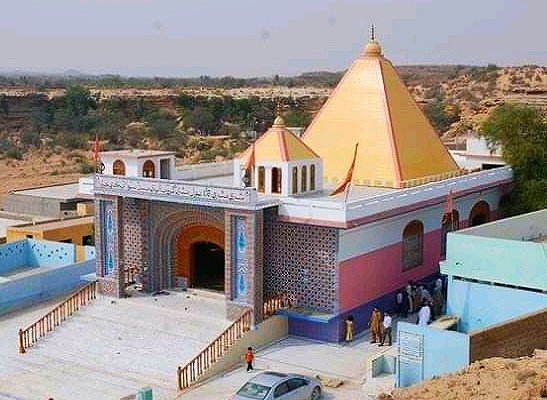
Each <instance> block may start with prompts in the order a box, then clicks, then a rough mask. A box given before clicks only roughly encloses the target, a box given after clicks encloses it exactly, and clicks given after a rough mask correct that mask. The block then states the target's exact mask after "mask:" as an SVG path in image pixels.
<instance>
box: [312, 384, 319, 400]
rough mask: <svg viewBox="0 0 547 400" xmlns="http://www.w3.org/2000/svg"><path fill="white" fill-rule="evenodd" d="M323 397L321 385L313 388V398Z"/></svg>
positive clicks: (315, 399)
mask: <svg viewBox="0 0 547 400" xmlns="http://www.w3.org/2000/svg"><path fill="white" fill-rule="evenodd" d="M320 397H321V388H320V387H319V386H316V387H314V388H313V391H312V392H311V400H318V399H319V398H320Z"/></svg>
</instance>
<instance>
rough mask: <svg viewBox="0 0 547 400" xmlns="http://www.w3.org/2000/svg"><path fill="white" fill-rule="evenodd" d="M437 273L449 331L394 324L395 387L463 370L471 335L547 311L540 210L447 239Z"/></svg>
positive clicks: (545, 234)
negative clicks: (443, 278)
mask: <svg viewBox="0 0 547 400" xmlns="http://www.w3.org/2000/svg"><path fill="white" fill-rule="evenodd" d="M441 272H442V273H443V274H445V275H447V277H448V294H447V307H446V313H447V314H448V315H452V316H456V317H457V318H458V323H457V326H456V331H455V332H447V331H445V330H442V329H437V328H435V327H434V324H433V325H431V326H424V327H422V326H416V325H411V324H407V323H401V324H399V327H398V329H399V331H398V335H399V359H398V366H399V368H398V369H397V384H398V386H410V385H412V384H414V383H417V382H420V381H422V380H424V379H428V378H431V377H432V376H435V375H440V374H443V373H448V372H454V371H456V370H458V369H461V368H463V367H464V366H466V365H467V364H469V362H470V360H472V359H474V358H475V357H473V356H472V354H470V353H471V343H470V342H471V341H472V339H473V335H474V333H476V332H478V331H480V330H485V329H489V328H492V327H493V326H495V325H497V324H502V323H507V322H509V321H511V320H514V319H516V318H520V317H522V316H525V315H528V314H532V313H535V312H538V311H541V310H546V309H547V209H545V210H542V211H537V212H533V213H529V214H525V215H520V216H517V217H512V218H507V219H503V220H499V221H495V222H491V223H487V224H484V225H480V226H476V227H472V228H468V229H464V230H461V231H458V232H452V233H449V234H448V239H447V257H446V260H445V261H444V262H441ZM447 343H449V344H450V345H449V346H448V347H447Z"/></svg>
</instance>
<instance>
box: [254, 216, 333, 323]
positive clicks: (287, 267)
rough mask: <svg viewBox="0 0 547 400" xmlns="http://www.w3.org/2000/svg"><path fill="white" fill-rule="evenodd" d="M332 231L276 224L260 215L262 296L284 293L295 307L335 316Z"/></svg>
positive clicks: (299, 225)
mask: <svg viewBox="0 0 547 400" xmlns="http://www.w3.org/2000/svg"><path fill="white" fill-rule="evenodd" d="M337 240H338V233H337V230H336V229H335V228H328V227H321V226H312V225H303V224H294V223H289V222H280V221H279V220H278V219H277V210H267V211H265V212H264V291H265V293H264V295H265V297H269V296H272V295H275V294H278V293H288V294H289V295H290V296H291V297H292V298H293V299H294V300H295V301H296V305H297V306H298V307H306V308H311V309H314V310H317V311H324V312H328V313H335V312H336V310H337V308H338V306H337V304H338V296H337V291H338V282H337V275H336V250H337Z"/></svg>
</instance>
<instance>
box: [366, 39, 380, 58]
mask: <svg viewBox="0 0 547 400" xmlns="http://www.w3.org/2000/svg"><path fill="white" fill-rule="evenodd" d="M364 55H365V56H369V57H380V56H381V55H382V46H380V43H378V42H377V41H376V40H370V41H369V42H368V43H367V44H366V45H365V51H364Z"/></svg>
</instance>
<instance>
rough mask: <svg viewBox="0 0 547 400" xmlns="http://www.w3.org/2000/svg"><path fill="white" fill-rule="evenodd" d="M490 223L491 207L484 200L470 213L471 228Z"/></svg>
mask: <svg viewBox="0 0 547 400" xmlns="http://www.w3.org/2000/svg"><path fill="white" fill-rule="evenodd" d="M487 222H490V206H489V205H488V203H487V202H486V201H484V200H481V201H479V202H478V203H477V204H475V205H474V206H473V208H472V209H471V212H470V213H469V226H477V225H482V224H485V223H487Z"/></svg>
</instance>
